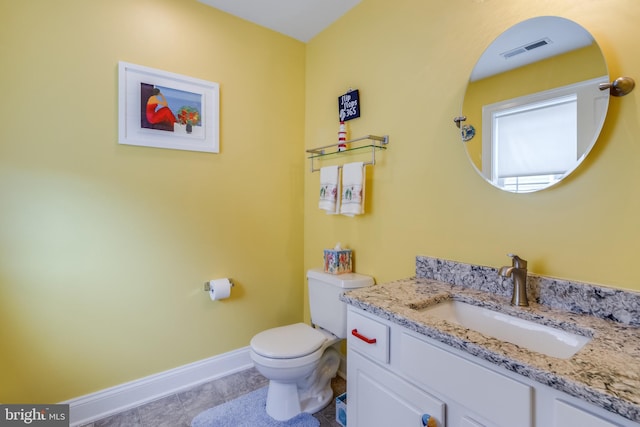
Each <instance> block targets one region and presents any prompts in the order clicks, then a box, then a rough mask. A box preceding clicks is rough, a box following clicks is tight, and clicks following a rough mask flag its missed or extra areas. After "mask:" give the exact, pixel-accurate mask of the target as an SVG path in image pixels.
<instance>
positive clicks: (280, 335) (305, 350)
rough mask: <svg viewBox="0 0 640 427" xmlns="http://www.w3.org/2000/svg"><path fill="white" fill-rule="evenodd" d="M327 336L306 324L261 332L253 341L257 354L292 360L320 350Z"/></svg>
mask: <svg viewBox="0 0 640 427" xmlns="http://www.w3.org/2000/svg"><path fill="white" fill-rule="evenodd" d="M326 340H327V338H326V337H325V335H324V334H323V333H322V332H320V331H318V330H316V329H314V328H312V327H311V326H309V325H307V324H305V323H295V324H293V325H287V326H281V327H278V328H273V329H267V330H266V331H263V332H260V333H259V334H257V335H256V336H254V337H253V338H252V339H251V348H252V349H253V351H255V352H256V353H258V354H260V355H262V356H265V357H270V358H273V359H292V358H295V357H302V356H306V355H307V354H310V353H313V352H314V351H316V350H318V349H319V348H320V347H321V346H322V344H323V343H324V342H325V341H326Z"/></svg>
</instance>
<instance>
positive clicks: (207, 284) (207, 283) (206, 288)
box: [204, 279, 235, 292]
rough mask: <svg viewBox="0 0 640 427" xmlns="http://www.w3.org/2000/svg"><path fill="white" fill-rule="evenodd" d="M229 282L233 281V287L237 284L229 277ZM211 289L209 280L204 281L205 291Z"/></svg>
mask: <svg viewBox="0 0 640 427" xmlns="http://www.w3.org/2000/svg"><path fill="white" fill-rule="evenodd" d="M228 280H229V283H231V287H232V288H233V287H234V286H235V284H234V283H233V280H231V279H228ZM210 290H211V285H210V284H209V282H208V281H207V282H204V291H205V292H209V291H210Z"/></svg>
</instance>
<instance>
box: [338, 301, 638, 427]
mask: <svg viewBox="0 0 640 427" xmlns="http://www.w3.org/2000/svg"><path fill="white" fill-rule="evenodd" d="M347 324H348V327H349V330H348V332H349V336H348V338H347V350H348V356H347V363H348V367H347V396H348V407H347V417H348V418H347V425H348V426H349V427H394V426H402V427H405V426H406V427H412V426H416V427H421V426H422V415H423V414H430V415H431V416H432V417H434V418H435V420H436V422H437V427H549V426H553V427H569V426H571V427H572V426H580V427H622V426H624V427H627V426H632V427H640V424H638V423H634V422H633V421H630V420H628V419H626V418H623V417H621V416H619V415H616V414H613V413H611V412H608V411H606V410H604V409H602V408H598V407H596V406H594V405H592V404H589V403H586V402H584V401H581V400H579V399H577V398H574V397H571V396H569V395H567V394H566V393H563V392H560V391H558V390H555V389H552V388H550V387H547V386H545V385H542V384H540V383H537V382H535V381H532V380H530V379H528V378H526V377H524V376H521V375H518V374H516V373H513V372H511V371H507V370H506V369H504V368H501V367H498V366H495V365H493V364H491V363H489V362H487V361H484V360H481V359H478V358H476V357H473V356H471V355H469V354H467V353H464V352H462V351H459V350H456V349H454V348H452V347H449V346H447V345H445V344H443V343H440V342H438V341H435V340H433V339H430V338H428V337H425V336H424V335H421V334H418V333H416V332H413V331H411V330H409V329H408V328H405V327H402V326H400V325H397V324H395V323H392V322H390V321H387V320H384V319H382V318H380V317H377V316H375V315H373V314H371V313H368V312H365V311H363V310H360V309H358V308H355V307H353V306H350V307H349V312H348V316H347ZM354 330H355V332H354Z"/></svg>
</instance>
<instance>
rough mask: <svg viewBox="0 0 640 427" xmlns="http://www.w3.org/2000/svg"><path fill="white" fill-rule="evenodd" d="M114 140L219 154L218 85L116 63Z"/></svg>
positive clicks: (138, 66)
mask: <svg viewBox="0 0 640 427" xmlns="http://www.w3.org/2000/svg"><path fill="white" fill-rule="evenodd" d="M118 72H119V77H118V78H119V111H118V122H119V123H118V125H119V133H118V137H119V138H118V142H119V143H120V144H128V145H140V146H145V147H156V148H173V149H177V150H190V151H205V152H209V153H217V152H219V135H220V132H219V127H220V122H219V120H220V119H219V117H220V112H219V108H220V104H219V99H220V93H219V89H220V88H219V85H218V83H214V82H208V81H205V80H200V79H195V78H192V77H187V76H183V75H180V74H174V73H169V72H167V71H161V70H156V69H153V68H148V67H143V66H140V65H134V64H129V63H126V62H120V63H119V67H118Z"/></svg>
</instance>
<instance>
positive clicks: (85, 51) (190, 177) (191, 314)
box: [0, 0, 305, 403]
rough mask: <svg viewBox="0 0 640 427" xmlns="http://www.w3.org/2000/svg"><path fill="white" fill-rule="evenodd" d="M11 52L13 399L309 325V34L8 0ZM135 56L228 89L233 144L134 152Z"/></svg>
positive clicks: (162, 8)
mask: <svg viewBox="0 0 640 427" xmlns="http://www.w3.org/2000/svg"><path fill="white" fill-rule="evenodd" d="M0 46H1V48H0V52H1V54H2V55H1V58H2V78H0V94H2V103H0V117H2V125H0V402H3V403H13V402H20V403H27V402H36V403H45V402H57V401H62V400H65V399H69V398H73V397H77V396H80V395H84V394H87V393H91V392H93V391H97V390H101V389H104V388H107V387H110V386H114V385H117V384H121V383H123V382H126V381H130V380H134V379H138V378H141V377H144V376H146V375H150V374H153V373H157V372H161V371H163V370H167V369H171V368H175V367H177V366H181V365H184V364H187V363H190V362H194V361H197V360H201V359H205V358H207V357H211V356H214V355H217V354H221V353H224V352H228V351H231V350H234V349H237V348H240V347H244V346H246V345H248V343H249V340H250V338H251V336H252V335H253V334H255V333H256V332H258V331H260V330H263V329H264V328H266V327H273V326H277V325H282V324H286V323H291V322H295V321H300V320H301V319H302V316H303V311H302V305H301V302H302V299H303V286H302V284H303V283H304V282H303V281H304V273H303V257H302V250H303V238H302V231H303V214H302V208H303V184H302V180H301V179H300V178H301V177H302V176H303V173H304V172H303V167H304V158H303V157H302V156H301V151H302V145H303V143H302V140H303V138H304V130H303V126H304V66H305V64H304V54H305V45H304V44H303V43H300V42H297V41H295V40H293V39H291V38H288V37H285V36H282V35H279V34H277V33H275V32H272V31H269V30H266V29H263V28H261V27H258V26H256V25H253V24H250V23H247V22H245V21H241V20H239V19H237V18H234V17H231V16H230V15H227V14H224V13H222V12H219V11H216V10H215V9H213V8H211V7H208V6H206V5H203V4H201V3H198V2H196V1H195V0H191V1H185V0H134V1H132V0H108V1H106V0H103V1H86V0H56V1H50V0H30V1H22V2H15V1H9V0H0ZM118 61H127V62H131V63H135V64H140V65H144V66H148V67H153V68H158V69H163V70H168V71H171V72H174V73H179V74H184V75H188V76H192V77H196V78H200V79H205V80H210V81H215V82H219V83H220V93H221V99H220V102H221V110H220V119H221V132H220V141H221V152H220V154H208V153H197V152H187V151H177V150H162V149H155V148H143V147H134V146H125V145H119V144H118V138H117V136H118V126H117V125H118V123H117V112H118V85H117V77H118V72H117V70H118ZM225 276H229V277H232V278H233V279H234V280H235V281H236V284H237V286H236V288H234V290H233V294H232V297H231V298H230V299H228V300H226V301H223V302H216V303H213V302H211V301H210V300H209V298H208V296H207V294H206V293H205V292H203V290H202V288H203V283H204V281H205V280H209V279H212V278H216V277H225Z"/></svg>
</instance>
